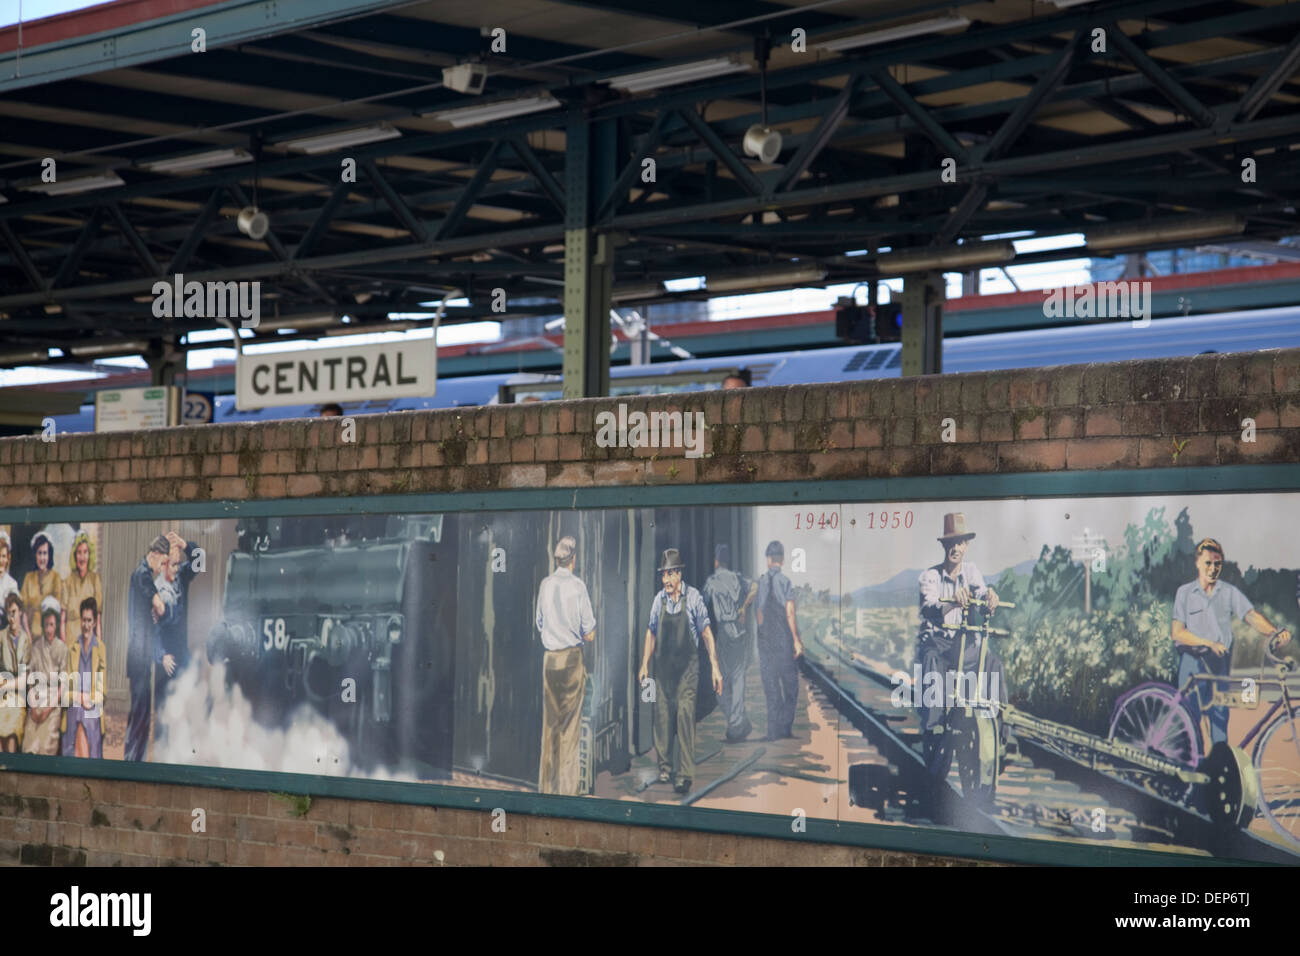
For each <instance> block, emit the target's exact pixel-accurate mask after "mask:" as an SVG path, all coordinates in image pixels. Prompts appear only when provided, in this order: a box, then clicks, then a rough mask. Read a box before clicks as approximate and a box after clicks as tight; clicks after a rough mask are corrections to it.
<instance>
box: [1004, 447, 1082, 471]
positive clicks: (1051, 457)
mask: <svg viewBox="0 0 1300 956" xmlns="http://www.w3.org/2000/svg"><path fill="white" fill-rule="evenodd" d="M997 458H998V464H997V470H998V471H1000V472H1008V471H1061V470H1063V469H1064V468H1065V441H1064V440H1062V439H1050V440H1047V441H1017V442H1004V443H1002V444H1000V445H998V446H997Z"/></svg>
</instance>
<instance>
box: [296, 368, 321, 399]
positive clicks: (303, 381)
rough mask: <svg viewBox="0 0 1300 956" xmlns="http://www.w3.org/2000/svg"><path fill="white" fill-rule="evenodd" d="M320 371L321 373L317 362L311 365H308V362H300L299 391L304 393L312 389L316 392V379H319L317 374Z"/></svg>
mask: <svg viewBox="0 0 1300 956" xmlns="http://www.w3.org/2000/svg"><path fill="white" fill-rule="evenodd" d="M308 369H310V371H308ZM319 371H320V366H319V365H317V364H316V363H315V362H312V363H311V365H308V364H307V363H306V362H299V363H298V391H300V392H304V391H306V390H307V389H308V388H310V389H311V390H312V391H313V392H314V391H316V379H317V378H318V375H317V373H318V372H319Z"/></svg>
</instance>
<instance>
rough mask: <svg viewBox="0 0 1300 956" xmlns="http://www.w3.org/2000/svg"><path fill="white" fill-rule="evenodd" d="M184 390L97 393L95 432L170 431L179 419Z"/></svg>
mask: <svg viewBox="0 0 1300 956" xmlns="http://www.w3.org/2000/svg"><path fill="white" fill-rule="evenodd" d="M179 395H180V390H179V389H178V388H176V387H175V386H174V385H156V386H148V387H146V388H116V389H112V390H105V391H102V392H96V393H95V431H97V432H125V431H134V430H135V429H137V428H166V427H167V426H168V425H175V424H176V422H177V418H178V411H179V410H178V407H177V406H178V404H179V401H178V400H179Z"/></svg>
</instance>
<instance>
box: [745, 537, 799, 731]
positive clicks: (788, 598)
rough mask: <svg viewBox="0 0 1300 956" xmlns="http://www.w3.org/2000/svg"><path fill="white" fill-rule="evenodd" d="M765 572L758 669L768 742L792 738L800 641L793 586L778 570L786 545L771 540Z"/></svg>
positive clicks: (761, 585) (760, 601)
mask: <svg viewBox="0 0 1300 956" xmlns="http://www.w3.org/2000/svg"><path fill="white" fill-rule="evenodd" d="M765 554H766V556H767V573H766V574H764V575H763V576H762V577H761V578H759V581H758V599H757V601H756V602H755V606H756V607H757V608H758V667H759V672H760V674H761V675H762V677H763V696H764V697H766V698H767V737H766V738H765V739H767V740H781V739H782V738H785V737H793V736H794V715H795V709H796V708H797V706H798V698H799V666H798V664H796V663H795V661H796V660H798V658H800V657H802V656H803V642H802V641H800V640H799V625H798V622H797V621H796V620H795V612H794V587H793V586H792V585H791V584H790V579H789V578H787V577H786V576H785V574H783V573H782V571H781V565H782V563H783V562H784V561H785V545H783V544H782V543H781V542H780V541H772V542H771V543H769V544H768V546H767V550H766V552H765Z"/></svg>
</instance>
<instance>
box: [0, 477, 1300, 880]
mask: <svg viewBox="0 0 1300 956" xmlns="http://www.w3.org/2000/svg"><path fill="white" fill-rule="evenodd" d="M1297 506H1298V502H1297V500H1296V498H1295V496H1292V495H1261V494H1252V495H1185V496H1181V497H1171V496H1160V497H1156V496H1135V497H1104V498H1100V497H1099V498H1080V499H1032V500H1025V499H1011V500H982V501H953V502H912V503H906V502H877V503H853V504H842V505H815V506H814V505H804V506H800V507H795V506H790V507H782V506H761V507H750V506H734V507H682V508H645V509H607V510H590V511H582V510H560V511H541V510H538V511H515V512H473V513H454V514H453V513H448V514H412V515H390V514H369V515H337V516H320V517H286V518H246V519H220V520H186V521H178V522H108V523H100V524H89V523H86V524H82V523H78V522H65V523H55V524H15V525H9V526H3V527H0V531H2V532H3V533H2V534H0V599H2V600H3V604H4V615H3V618H4V627H3V629H0V672H2V673H0V748H3V749H4V750H6V751H10V752H16V751H21V752H24V753H33V754H61V755H64V756H75V757H81V758H85V759H104V760H133V761H142V760H149V761H155V762H163V763H173V764H189V765H204V766H218V767H234V768H246V769H260V770H273V771H280V772H286V773H309V774H331V775H348V776H353V777H366V778H375V779H392V780H404V781H410V782H413V783H420V782H425V783H443V784H453V785H457V786H466V787H477V788H484V789H487V790H501V789H505V790H516V791H526V792H539V793H547V794H560V795H568V796H572V797H574V798H575V799H582V798H584V797H588V796H595V797H601V798H605V799H614V800H626V801H637V802H648V803H673V804H679V805H683V806H691V807H697V808H701V809H728V810H735V811H744V812H753V813H763V814H776V815H780V816H783V817H787V818H788V819H790V821H791V826H792V828H794V829H795V830H796V832H797V830H798V828H799V827H800V825H801V821H804V820H807V819H810V818H811V819H818V818H820V819H829V820H838V821H845V822H850V821H851V822H862V823H874V824H886V825H891V826H901V827H927V828H956V829H961V830H967V831H974V832H982V833H993V834H1008V835H1013V836H1018V837H1024V838H1029V839H1042V840H1064V841H1071V842H1075V843H1092V844H1105V845H1108V846H1123V847H1141V848H1147V849H1155V850H1162V851H1167V852H1175V853H1180V854H1192V855H1200V856H1219V857H1228V858H1236V859H1251V860H1270V861H1281V862H1296V861H1297V860H1300V727H1298V726H1297V722H1298V721H1300V679H1297V676H1296V669H1295V668H1296V658H1297V657H1298V656H1300V654H1298V649H1300V642H1297V641H1295V640H1293V639H1292V628H1293V627H1294V622H1295V620H1296V617H1297V609H1298V607H1297V600H1298V599H1300V589H1298V583H1300V576H1298V574H1297V569H1300V552H1297V551H1296V550H1295V548H1294V545H1293V543H1292V542H1291V541H1290V540H1289V538H1288V537H1287V536H1286V535H1284V534H1282V533H1280V532H1279V530H1278V529H1280V528H1281V527H1283V526H1284V516H1285V515H1286V514H1288V513H1290V511H1293V510H1295V509H1296V508H1297Z"/></svg>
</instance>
